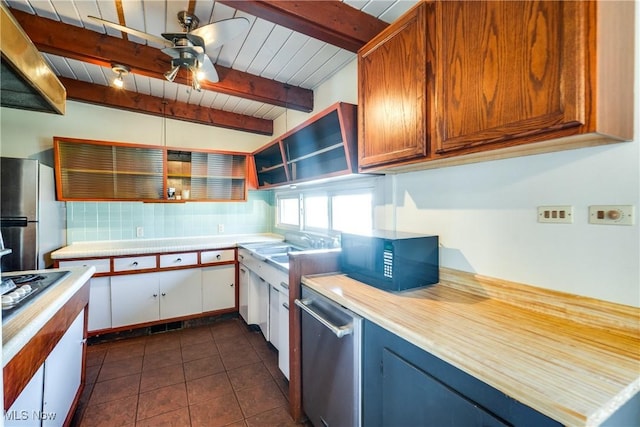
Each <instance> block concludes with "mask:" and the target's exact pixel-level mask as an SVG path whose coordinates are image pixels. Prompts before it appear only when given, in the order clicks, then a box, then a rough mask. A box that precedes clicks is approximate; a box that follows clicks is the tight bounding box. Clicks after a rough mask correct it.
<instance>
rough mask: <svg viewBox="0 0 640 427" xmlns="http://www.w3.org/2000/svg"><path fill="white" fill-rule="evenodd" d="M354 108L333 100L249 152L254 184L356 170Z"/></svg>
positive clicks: (287, 181)
mask: <svg viewBox="0 0 640 427" xmlns="http://www.w3.org/2000/svg"><path fill="white" fill-rule="evenodd" d="M356 110H357V108H356V106H355V105H353V104H347V103H342V102H339V103H336V104H334V105H332V106H330V107H329V108H327V109H325V110H324V111H322V112H320V113H318V114H317V115H315V116H314V117H312V118H311V119H309V120H308V121H306V122H304V123H302V124H301V125H299V126H297V127H295V128H294V129H292V130H290V131H289V132H287V133H285V134H284V135H282V136H281V137H280V138H278V139H277V140H275V141H272V142H271V143H269V144H267V145H266V146H264V147H262V148H260V149H259V150H257V151H256V152H255V153H253V159H254V162H255V168H256V176H257V182H258V187H259V188H268V187H274V186H278V185H283V184H290V183H295V182H302V181H309V180H313V179H319V178H328V177H333V176H339V175H347V174H351V173H355V172H357V159H356V138H357V129H356V120H357V112H356Z"/></svg>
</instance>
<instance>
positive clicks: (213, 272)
mask: <svg viewBox="0 0 640 427" xmlns="http://www.w3.org/2000/svg"><path fill="white" fill-rule="evenodd" d="M241 274H242V273H241ZM241 280H242V279H241ZM235 306H236V266H235V265H234V264H228V265H221V266H219V267H206V268H203V269H202V311H214V310H223V309H225V308H234V307H235Z"/></svg>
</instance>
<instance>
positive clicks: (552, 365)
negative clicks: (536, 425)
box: [302, 268, 640, 425]
mask: <svg viewBox="0 0 640 427" xmlns="http://www.w3.org/2000/svg"><path fill="white" fill-rule="evenodd" d="M302 283H304V284H305V285H307V286H309V287H310V288H312V289H314V290H316V291H317V292H319V293H320V294H323V295H325V296H327V297H328V298H330V299H332V300H334V301H336V302H338V303H339V304H341V305H343V306H345V307H347V308H348V309H350V310H352V311H354V312H355V313H357V314H360V315H361V316H363V317H365V318H366V319H368V320H370V321H372V322H374V323H376V324H378V325H379V326H381V327H383V328H385V329H387V330H389V331H390V332H392V333H394V334H396V335H398V336H400V337H401V338H403V339H405V340H407V341H409V342H411V343H412V344H414V345H416V346H418V347H420V348H422V349H423V350H425V351H427V352H429V353H431V354H433V355H435V356H437V357H439V358H440V359H442V360H444V361H445V362H448V363H450V364H451V365H453V366H456V367H457V368H459V369H461V370H463V371H465V372H467V373H468V374H470V375H472V376H474V377H476V378H478V379H479V380H481V381H483V382H485V383H487V384H489V385H491V386H492V387H494V388H496V389H498V390H500V391H502V392H503V393H505V394H506V395H508V396H511V397H512V398H514V399H516V400H518V401H520V402H522V403H523V404H525V405H527V406H529V407H531V408H533V409H535V410H537V411H539V412H541V413H543V414H545V415H547V416H549V417H550V418H553V419H555V420H556V421H559V422H561V423H563V424H565V425H599V424H600V423H602V422H603V421H605V420H606V419H607V418H608V417H609V416H610V415H611V414H613V413H614V412H615V411H616V410H617V409H619V408H620V407H621V406H622V405H623V404H624V403H626V402H627V401H628V400H629V399H631V398H632V397H633V396H634V395H635V394H637V393H638V392H639V390H640V309H638V308H635V307H630V306H624V305H619V304H614V303H609V302H606V301H600V300H595V299H591V298H585V297H579V296H576V295H570V294H565V293H561V292H555V291H550V290H545V289H540V288H535V287H532V286H527V285H521V284H516V283H511V282H506V281H502V280H498V279H493V278H488V277H483V276H478V275H474V274H471V273H464V272H460V271H456V270H450V269H445V268H442V269H441V271H440V283H438V284H437V285H433V286H430V287H426V288H421V289H417V290H412V291H405V292H401V293H390V292H386V291H382V290H379V289H376V288H374V287H372V286H368V285H365V284H363V283H361V282H358V281H356V280H353V279H350V278H349V277H347V276H346V275H344V274H339V273H334V274H326V275H314V276H304V277H303V278H302Z"/></svg>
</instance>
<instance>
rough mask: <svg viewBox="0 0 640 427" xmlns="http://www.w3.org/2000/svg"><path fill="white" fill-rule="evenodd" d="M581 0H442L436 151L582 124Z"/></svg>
mask: <svg viewBox="0 0 640 427" xmlns="http://www.w3.org/2000/svg"><path fill="white" fill-rule="evenodd" d="M582 3H583V2H563V1H540V2H523V1H515V2H510V1H507V2H503V1H481V2H476V1H461V2H437V6H436V11H437V12H436V16H437V18H436V25H435V30H436V31H435V34H436V43H435V50H436V52H437V59H436V61H435V62H434V65H435V69H436V73H435V81H434V85H435V88H436V97H435V99H434V100H433V102H432V103H430V105H431V106H432V107H433V108H436V109H437V110H435V111H436V115H437V123H436V126H435V127H434V131H435V132H436V137H435V138H434V139H433V140H434V142H435V145H436V152H437V153H448V152H452V151H456V150H463V149H472V148H473V147H478V146H487V145H491V144H493V145H495V144H496V143H503V144H504V143H508V142H509V141H513V140H515V139H522V138H523V137H530V136H532V135H536V134H543V133H549V132H553V131H556V132H557V131H558V130H560V129H563V128H569V127H578V126H581V125H582V124H584V122H585V116H584V115H585V107H584V106H585V104H584V103H585V99H584V93H585V92H584V87H585V81H584V75H583V74H584V68H585V67H587V65H586V63H585V60H586V57H583V55H584V54H585V52H586V51H585V49H586V47H585V46H583V45H581V43H583V37H582V35H581V34H580V32H581V31H584V28H583V25H585V24H584V23H583V22H582V21H583V20H584V17H585V16H586V15H585V13H586V7H587V6H585V5H584V4H582ZM585 3H589V2H585ZM467 151H469V150H467ZM472 151H478V149H476V150H472Z"/></svg>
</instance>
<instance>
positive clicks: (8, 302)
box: [0, 271, 71, 323]
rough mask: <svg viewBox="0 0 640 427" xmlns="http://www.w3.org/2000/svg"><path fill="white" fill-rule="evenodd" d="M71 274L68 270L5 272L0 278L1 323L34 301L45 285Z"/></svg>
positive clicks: (47, 285) (54, 282)
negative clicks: (22, 272)
mask: <svg viewBox="0 0 640 427" xmlns="http://www.w3.org/2000/svg"><path fill="white" fill-rule="evenodd" d="M69 274H71V272H69V271H51V272H48V271H47V272H41V273H36V274H7V275H3V276H2V278H0V292H2V323H5V322H6V321H7V320H8V319H9V318H11V317H13V316H14V315H15V313H17V312H19V311H20V310H22V309H23V308H24V307H26V306H27V305H29V304H30V303H31V302H33V301H35V297H36V296H37V295H39V294H41V293H42V292H43V291H44V290H45V289H46V288H47V287H49V286H51V285H54V284H56V283H58V282H59V281H61V280H62V279H64V278H65V277H66V276H68V275H69Z"/></svg>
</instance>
